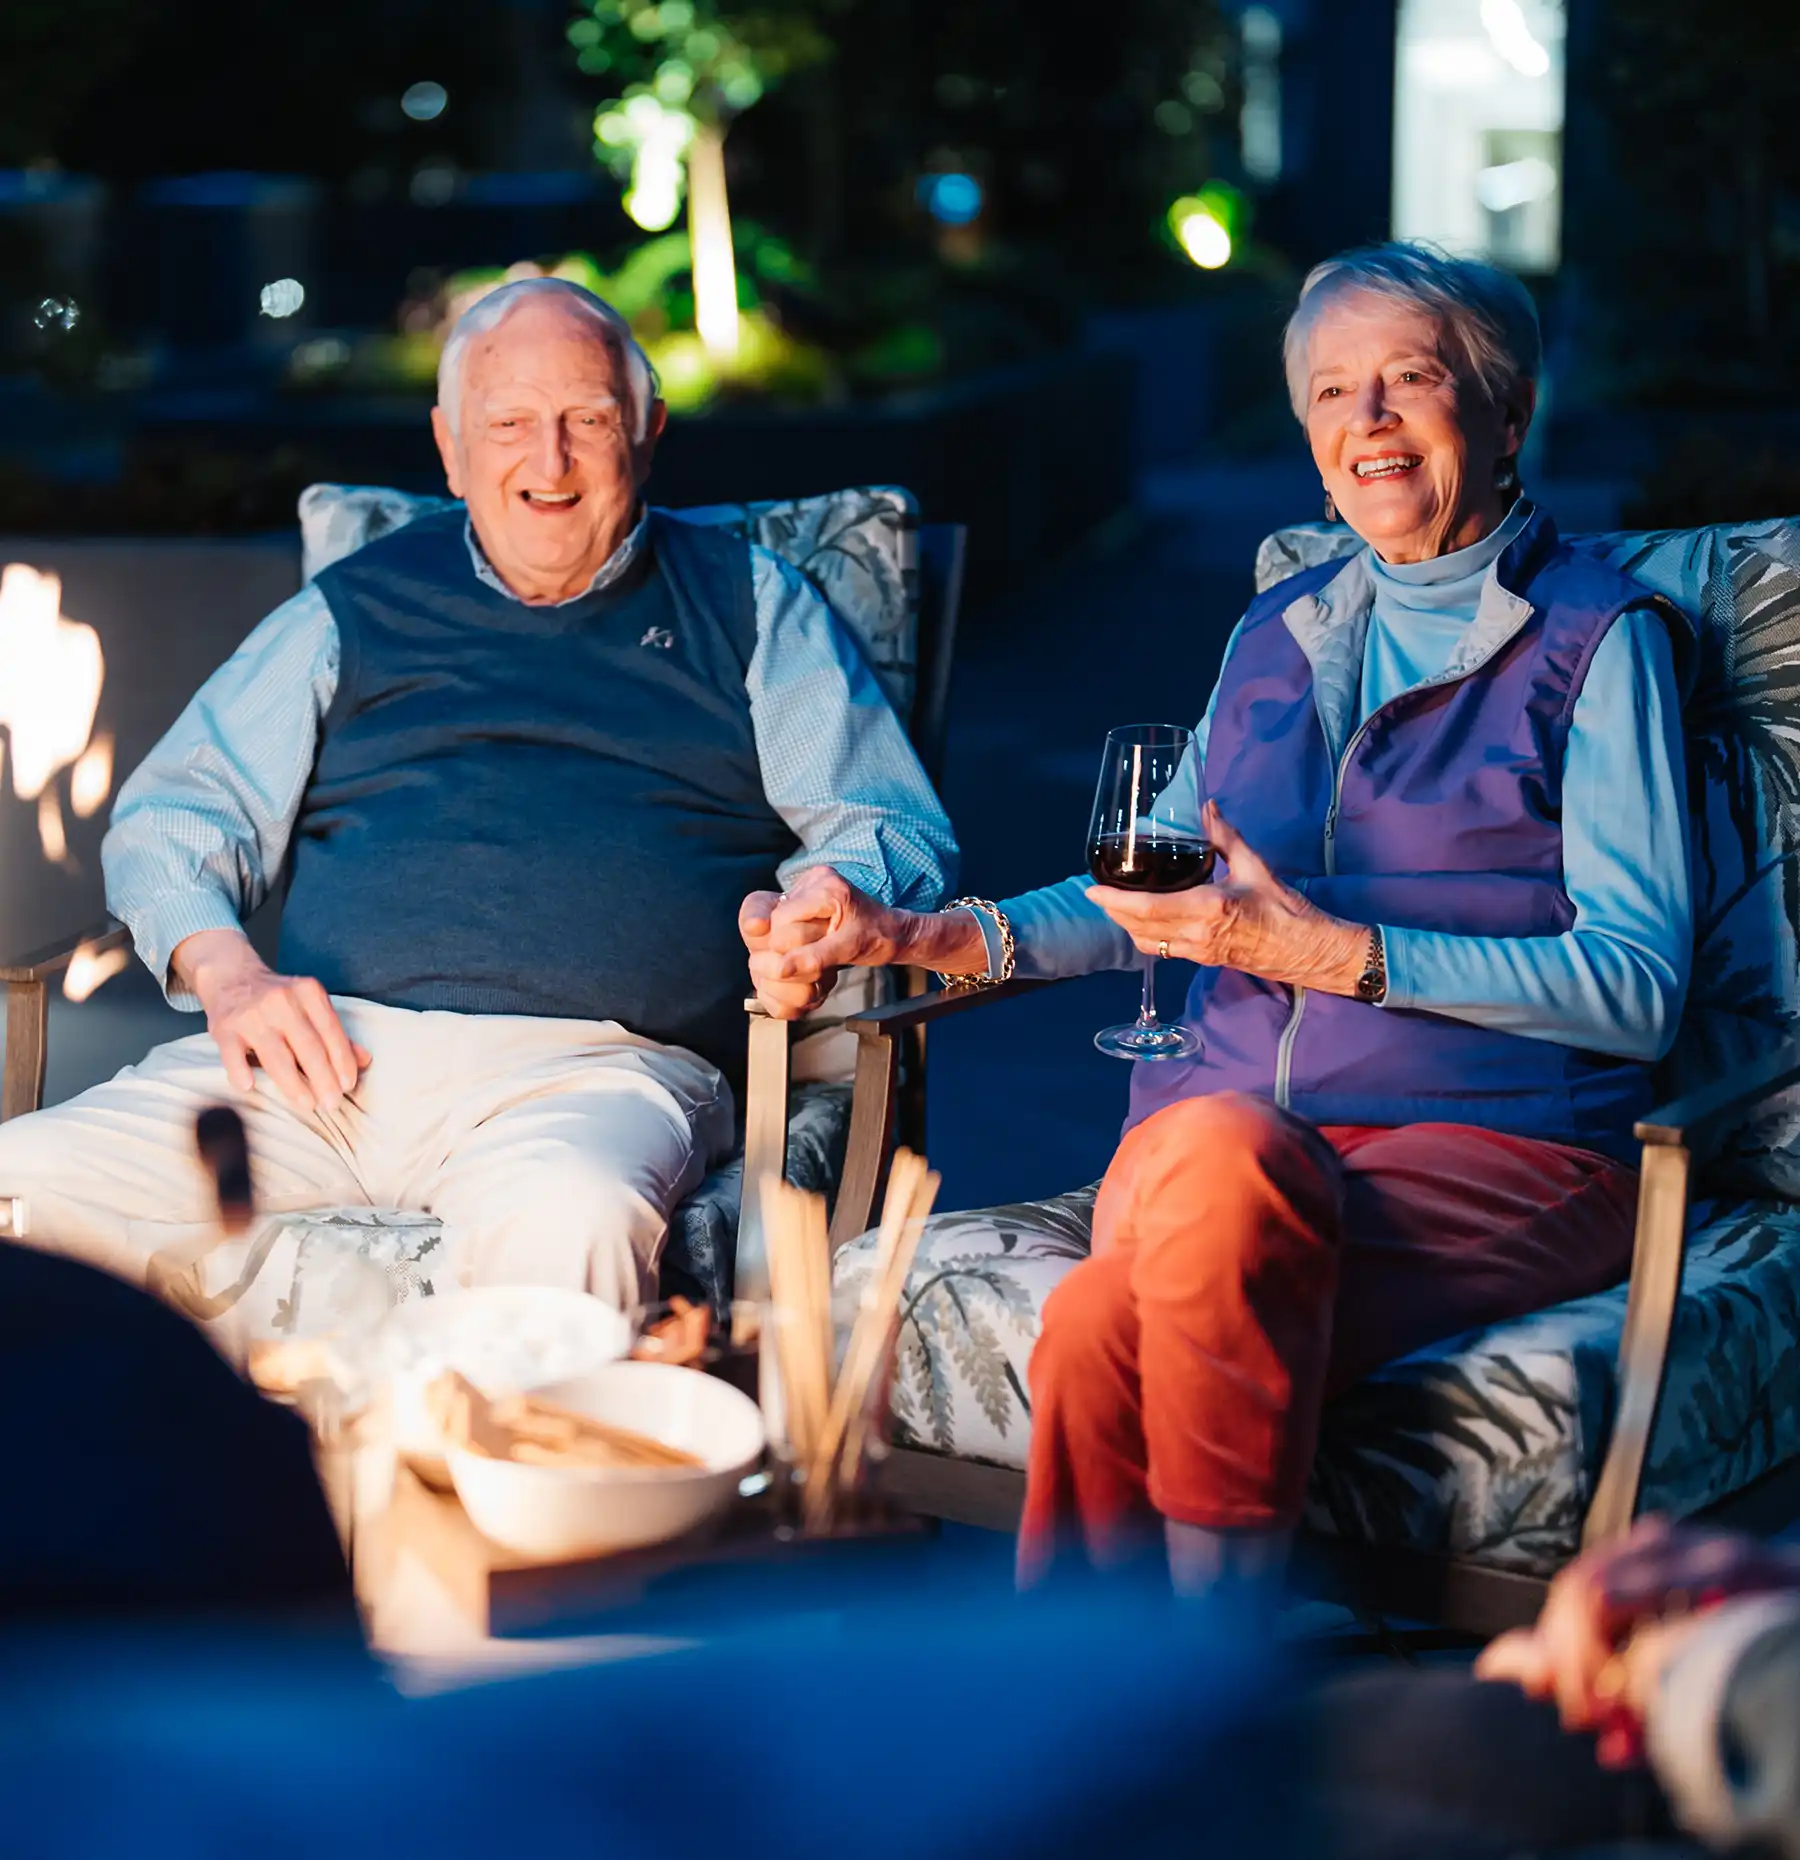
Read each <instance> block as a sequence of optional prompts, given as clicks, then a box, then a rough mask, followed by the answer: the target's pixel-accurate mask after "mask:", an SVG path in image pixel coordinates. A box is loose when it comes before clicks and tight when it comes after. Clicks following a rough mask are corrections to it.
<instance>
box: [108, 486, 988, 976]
mask: <svg viewBox="0 0 1800 1860" xmlns="http://www.w3.org/2000/svg"><path fill="white" fill-rule="evenodd" d="M646 528H647V522H646V520H645V519H643V518H640V519H639V522H638V524H637V526H636V528H635V529H633V530H632V532H631V533H630V535H629V536H627V537H626V539H625V540H624V542H622V543H621V544H620V545H619V547H618V548H617V549H616V550H614V552H613V554H612V555H611V557H610V558H609V559H608V560H607V562H606V563H605V565H604V566H603V567H602V568H601V569H600V571H599V573H598V574H597V575H596V576H595V577H594V579H593V581H592V582H591V583H590V584H589V586H588V587H587V588H586V589H585V590H583V593H582V594H581V595H576V596H573V597H572V598H574V599H578V600H579V599H582V598H584V597H585V596H586V595H587V594H592V593H595V592H597V591H599V590H600V589H602V588H605V587H608V586H610V585H611V584H612V583H613V582H614V581H616V580H617V579H618V578H619V576H621V575H622V574H623V573H624V572H625V570H626V569H627V568H628V567H629V566H630V564H631V562H632V561H633V560H634V559H635V558H636V556H637V554H638V553H639V551H640V550H641V549H642V548H643V546H644V537H645V532H646ZM467 537H468V544H469V552H470V555H471V557H472V559H473V562H474V567H475V572H476V574H477V575H479V576H480V578H481V579H482V580H483V581H484V582H486V583H487V585H488V586H489V587H491V588H494V589H496V590H497V591H498V592H499V593H501V594H505V595H507V596H508V598H509V599H516V598H517V597H516V596H515V595H513V594H512V591H511V590H510V589H509V588H508V587H507V586H506V584H505V583H504V582H503V581H502V580H501V579H500V577H499V575H498V574H496V573H495V571H494V569H493V567H492V566H491V565H490V564H489V562H488V561H487V558H486V557H485V555H483V553H482V550H481V547H480V545H479V543H477V541H476V540H475V536H474V532H473V529H472V528H471V529H470V530H469V531H468V532H467ZM751 576H752V585H753V589H754V593H755V601H756V647H755V650H754V652H753V653H752V654H751V658H750V665H749V669H748V671H747V673H746V675H745V679H744V684H745V689H746V691H747V692H748V694H749V699H750V723H751V729H752V731H753V733H754V735H755V739H756V749H757V755H758V758H759V760H760V761H761V764H762V776H763V791H764V793H765V794H766V795H767V796H768V800H769V804H770V806H771V807H773V808H774V809H775V811H776V812H777V813H778V814H779V815H780V816H781V818H782V819H783V820H785V821H786V822H787V824H788V825H789V826H790V827H791V828H792V829H793V831H794V834H795V836H796V837H797V838H798V839H799V841H800V846H799V849H798V850H797V851H796V852H795V853H793V855H792V856H791V857H790V858H788V859H787V860H786V861H785V862H784V863H783V865H782V866H781V868H780V871H779V877H780V881H781V883H782V884H783V885H784V886H787V885H791V884H792V883H793V881H794V879H795V878H796V877H797V876H798V874H800V873H801V872H803V871H805V870H806V869H807V868H808V867H810V866H816V865H829V866H833V867H835V868H836V869H837V870H838V871H839V872H840V873H842V874H843V876H844V877H845V878H846V879H848V880H849V882H850V883H851V884H853V885H856V886H858V887H859V888H860V889H861V890H863V891H866V892H868V893H869V894H870V895H871V896H873V897H876V898H879V899H881V900H882V901H883V902H884V903H887V904H894V905H900V906H903V907H905V908H907V909H910V910H932V909H935V908H936V906H937V905H938V904H939V902H940V901H941V900H942V899H943V897H944V894H945V893H946V892H947V891H949V889H950V888H951V886H952V885H953V884H954V883H955V881H956V867H957V850H956V839H955V836H954V834H953V833H952V832H951V829H950V822H949V820H948V818H947V817H946V816H945V813H944V809H943V806H942V804H941V803H940V802H939V800H938V798H937V795H936V793H935V792H934V791H933V789H932V786H931V783H930V782H929V781H927V780H926V778H925V771H924V770H923V769H922V768H921V767H920V766H919V760H918V758H917V756H915V755H914V754H913V750H912V745H911V744H910V743H909V742H908V741H907V739H906V732H905V731H904V730H903V729H902V728H901V726H900V720H899V719H898V718H897V717H896V716H895V715H894V711H893V708H892V706H891V705H890V704H889V703H888V701H887V698H886V695H885V694H884V693H883V691H882V689H881V687H880V685H879V684H877V682H876V680H875V675H874V673H873V672H871V671H870V670H869V667H868V664H867V661H866V660H865V659H864V658H863V656H862V653H861V652H860V651H859V650H858V648H857V645H856V643H855V641H854V640H853V639H851V637H850V635H849V634H848V633H847V632H846V631H845V629H844V626H843V624H842V622H841V621H839V620H838V618H837V616H836V615H835V614H834V613H833V612H832V611H831V608H830V607H829V606H828V605H827V604H826V602H825V600H824V599H823V597H822V596H821V595H820V594H819V593H818V591H817V590H816V589H815V588H814V587H813V586H812V585H811V583H809V582H808V581H807V580H806V578H805V577H804V576H803V575H802V574H801V573H800V571H799V570H798V569H796V568H793V567H792V566H790V565H789V564H788V563H786V562H784V561H782V560H781V559H780V558H779V557H778V556H775V555H771V554H770V553H769V552H768V551H767V550H764V549H758V548H752V550H751ZM337 682H338V630H337V623H336V621H335V620H334V619H333V618H332V615H331V609H330V607H329V606H328V605H327V604H326V601H325V597H324V596H323V595H322V594H320V593H319V591H318V589H317V588H315V587H313V586H311V585H310V584H309V585H308V586H307V587H304V588H302V589H301V590H300V592H299V593H298V594H296V595H295V596H294V597H293V599H291V600H288V601H284V602H283V603H282V604H281V605H280V606H279V607H277V608H276V609H275V611H274V612H273V613H272V614H270V615H269V616H268V618H267V619H265V620H264V621H262V623H261V624H260V625H259V626H258V627H257V628H256V630H255V631H254V632H253V633H252V634H251V635H250V637H249V638H248V639H246V640H245V641H244V643H243V644H242V645H241V646H240V647H239V648H238V649H237V651H236V652H235V653H233V654H232V656H231V657H230V658H229V659H228V660H227V661H226V662H225V664H224V665H222V666H221V667H220V668H219V670H218V671H216V672H215V673H213V675H212V677H210V678H209V679H208V680H207V681H206V683H205V684H204V685H203V686H201V688H200V691H199V693H198V695H197V696H196V697H195V698H194V700H193V702H192V703H190V704H189V705H188V707H187V709H186V710H184V711H183V712H182V714H181V715H180V717H179V718H177V719H176V721H175V723H174V725H173V727H172V728H171V729H170V730H169V732H168V734H167V735H166V736H164V737H163V739H162V741H161V742H159V743H158V744H157V745H156V747H155V748H154V749H153V750H151V752H150V754H149V755H148V756H147V757H146V758H145V759H144V761H143V763H142V764H141V765H140V766H139V767H138V769H137V770H136V771H135V772H134V773H133V774H132V776H131V778H130V779H129V780H128V781H127V782H126V783H125V785H124V786H123V787H122V788H121V789H120V790H119V798H118V802H117V804H116V805H115V807H114V808H113V816H112V824H111V827H110V828H109V830H108V832H107V835H106V840H105V843H104V845H103V846H102V848H101V854H100V857H101V863H102V865H103V867H104V868H105V872H106V897H107V905H108V908H109V909H110V910H111V911H112V913H113V915H114V916H115V917H117V918H118V919H119V920H120V921H121V922H122V923H124V924H125V925H126V926H127V927H128V928H129V929H130V931H131V935H132V940H133V941H134V942H135V944H136V945H137V952H138V954H139V956H141V957H142V958H143V960H144V963H145V964H146V966H147V967H148V968H149V969H150V972H151V973H152V974H153V975H155V976H156V977H157V978H158V980H159V981H161V982H162V984H163V987H164V990H165V992H166V993H167V995H168V998H169V1001H170V1003H171V1005H172V1006H175V1007H178V1008H187V1009H197V1008H198V1007H199V1005H200V1004H199V1002H198V1001H197V1000H196V999H195V998H194V997H193V996H192V995H190V994H187V993H186V992H185V991H183V990H182V989H180V988H179V987H177V986H175V985H173V982H172V978H171V977H170V973H169V958H170V955H171V953H172V952H173V950H174V948H175V946H176V944H178V943H180V942H181V941H182V939H183V938H185V937H190V936H193V935H194V934H195V933H196V932H198V931H201V930H222V929H236V928H237V927H238V925H239V924H240V923H241V921H242V920H243V919H244V918H245V917H247V916H248V915H249V914H250V913H251V912H252V911H253V910H255V909H256V907H257V906H258V905H259V904H260V903H261V902H262V901H263V899H264V898H265V897H266V896H267V895H268V892H269V888H270V886H271V884H272V883H274V882H275V881H276V879H277V878H278V877H279V875H280V872H281V869H282V864H283V861H284V860H285V859H286V857H287V850H288V841H289V839H290V837H291V836H292V833H293V829H294V821H295V819H296V818H297V816H298V814H299V809H300V802H301V797H302V796H303V794H304V793H305V790H306V784H307V782H308V780H309V779H310V777H311V774H312V767H313V758H314V754H315V752H316V750H317V747H318V740H319V728H320V724H321V721H322V720H323V718H324V716H325V713H326V712H327V711H328V710H329V709H330V707H331V701H332V698H333V696H334V695H335V694H336V691H337Z"/></svg>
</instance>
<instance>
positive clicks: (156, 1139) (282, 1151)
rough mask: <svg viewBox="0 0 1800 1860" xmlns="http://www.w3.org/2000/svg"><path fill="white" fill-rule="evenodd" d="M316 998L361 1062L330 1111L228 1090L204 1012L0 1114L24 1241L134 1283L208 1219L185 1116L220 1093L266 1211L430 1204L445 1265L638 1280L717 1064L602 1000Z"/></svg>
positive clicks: (652, 1255) (207, 1187) (633, 1284)
mask: <svg viewBox="0 0 1800 1860" xmlns="http://www.w3.org/2000/svg"><path fill="white" fill-rule="evenodd" d="M333 1005H334V1006H335V1007H336V1009H337V1011H338V1015H339V1018H340V1019H341V1020H342V1021H343V1024H344V1029H345V1031H346V1032H347V1033H348V1034H349V1035H350V1037H351V1039H352V1040H354V1041H357V1042H358V1043H359V1044H361V1045H362V1046H363V1047H365V1048H366V1049H367V1050H368V1052H369V1053H370V1054H371V1055H372V1063H371V1064H370V1065H369V1066H368V1068H367V1069H366V1070H365V1071H364V1073H363V1075H362V1078H361V1079H360V1080H359V1081H358V1083H357V1086H356V1089H355V1090H354V1091H353V1092H352V1093H351V1094H350V1096H349V1097H347V1098H345V1099H344V1100H343V1101H342V1102H341V1103H340V1104H339V1105H338V1107H337V1109H336V1110H335V1111H333V1112H331V1113H330V1114H329V1115H318V1114H315V1115H314V1116H311V1117H302V1116H300V1115H299V1114H298V1113H296V1112H294V1111H292V1110H290V1109H289V1108H288V1106H287V1105H286V1103H285V1102H284V1101H283V1100H282V1099H281V1097H280V1096H279V1095H278V1094H277V1093H276V1091H275V1089H274V1087H273V1086H272V1085H270V1084H269V1083H268V1082H267V1080H266V1078H265V1077H264V1075H263V1074H261V1073H260V1072H259V1073H258V1074H257V1089H256V1090H255V1091H254V1092H252V1093H249V1094H247V1095H246V1094H241V1093H239V1092H237V1091H234V1090H233V1089H232V1087H231V1085H230V1083H229V1081H228V1080H227V1079H226V1077H225V1069H224V1067H223V1065H222V1064H221V1063H220V1061H219V1054H218V1049H217V1048H216V1047H215V1046H214V1044H213V1041H212V1038H211V1036H210V1035H209V1034H205V1033H201V1034H196V1035H195V1036H193V1037H192V1038H190V1039H184V1040H175V1041H171V1042H170V1043H169V1044H168V1045H166V1046H159V1047H157V1048H155V1049H154V1050H153V1051H152V1052H151V1053H150V1054H149V1056H148V1057H147V1058H146V1059H145V1060H144V1061H143V1062H142V1064H140V1065H136V1066H128V1067H126V1069H125V1070H124V1071H123V1072H121V1073H120V1074H119V1075H118V1076H117V1077H116V1078H114V1079H111V1080H109V1081H108V1082H107V1083H106V1084H104V1085H97V1086H95V1087H94V1088H93V1090H91V1091H86V1092H83V1093H82V1094H81V1096H80V1097H78V1098H74V1099H71V1100H70V1101H69V1102H68V1103H66V1104H61V1105H57V1106H54V1107H53V1108H52V1109H50V1110H47V1111H39V1112H37V1113H35V1114H34V1115H32V1116H30V1117H19V1118H14V1119H13V1120H12V1121H10V1122H9V1123H6V1124H0V1195H18V1196H22V1197H23V1198H24V1199H25V1202H26V1204H27V1211H28V1216H27V1217H28V1221H29V1228H28V1232H27V1239H28V1240H29V1241H30V1243H31V1244H33V1245H35V1246H39V1247H43V1248H46V1249H48V1250H50V1251H54V1252H58V1253H64V1254H68V1255H70V1256H72V1257H74V1258H77V1259H82V1260H85V1261H87V1262H88V1263H90V1264H92V1265H97V1266H102V1267H104V1268H106V1269H107V1270H109V1271H111V1272H114V1273H116V1274H118V1275H119V1276H121V1277H123V1278H126V1279H129V1280H131V1281H132V1282H134V1283H136V1284H140V1285H141V1284H143V1283H144V1281H145V1276H146V1268H147V1266H148V1265H149V1262H150V1260H151V1259H152V1258H153V1257H154V1256H156V1255H158V1254H161V1253H164V1252H165V1250H166V1249H167V1248H169V1247H170V1245H171V1242H172V1241H174V1242H176V1243H179V1242H180V1240H181V1236H182V1234H183V1231H184V1230H186V1232H187V1233H188V1234H189V1235H192V1234H193V1233H194V1232H195V1231H199V1232H201V1233H204V1232H205V1230H206V1227H207V1225H208V1224H210V1223H211V1221H212V1219H213V1213H214V1210H213V1206H212V1189H211V1184H210V1182H209V1180H208V1178H207V1176H206V1173H205V1171H204V1170H203V1169H202V1167H201V1165H200V1162H199V1159H198V1157H197V1155H196V1153H195V1149H194V1118H195V1115H196V1114H197V1113H198V1112H199V1111H201V1110H202V1109H204V1108H205V1107H206V1106H208V1105H212V1104H229V1105H231V1106H232V1107H233V1108H234V1109H235V1110H236V1111H237V1112H238V1113H239V1115H240V1116H241V1117H242V1118H243V1120H244V1126H245V1130H246V1132H247V1135H248V1137H249V1143H250V1157H251V1168H252V1171H253V1175H254V1180H255V1187H256V1194H257V1200H258V1204H259V1206H260V1207H261V1208H262V1209H264V1210H265V1211H266V1212H269V1213H292V1212H297V1211H302V1210H306V1209H311V1208H319V1207H330V1206H347V1205H357V1206H371V1207H390V1208H401V1209H414V1210H419V1211H422V1212H425V1213H429V1214H434V1215H436V1216H437V1217H438V1218H439V1219H440V1220H441V1221H442V1222H443V1225H444V1230H445V1234H444V1238H445V1255H446V1264H447V1265H448V1267H449V1269H450V1270H449V1272H448V1273H447V1274H446V1275H445V1276H446V1277H447V1278H448V1279H449V1281H450V1283H452V1284H455V1283H461V1284H465V1285H479V1284H508V1283H511V1284H533V1285H560V1286H568V1287H572V1288H575V1289H577V1290H584V1291H591V1292H594V1293H596V1294H597V1295H598V1296H600V1297H602V1298H604V1299H606V1300H608V1301H609V1302H610V1303H613V1304H616V1305H618V1306H620V1307H621V1308H625V1307H628V1306H629V1305H631V1304H633V1303H636V1302H638V1301H640V1300H641V1299H642V1298H644V1297H645V1296H646V1295H647V1294H649V1293H650V1292H651V1291H652V1288H653V1287H654V1284H655V1277H656V1261H657V1256H658V1254H659V1252H660V1251H661V1248H662V1242H663V1238H664V1235H665V1233H666V1231H667V1226H668V1218H669V1215H670V1213H671V1211H672V1210H673V1209H674V1208H675V1206H676V1204H677V1203H678V1202H680V1201H681V1199H682V1198H683V1197H684V1196H685V1195H687V1194H689V1193H690V1192H691V1191H692V1190H693V1189H694V1188H695V1187H697V1186H698V1185H699V1183H700V1181H701V1180H702V1178H703V1177H704V1176H705V1174H706V1173H707V1171H708V1169H709V1168H711V1167H712V1166H713V1165H714V1163H715V1162H717V1161H718V1160H720V1159H721V1158H722V1157H723V1156H724V1155H725V1154H726V1153H727V1152H728V1150H729V1147H730V1144H731V1141H732V1125H733V1117H732V1103H731V1093H730V1089H729V1087H728V1086H727V1085H726V1083H725V1081H724V1079H723V1078H722V1077H721V1075H720V1074H719V1073H718V1071H717V1070H716V1069H715V1068H713V1067H712V1066H710V1065H708V1064H706V1063H705V1062H704V1061H703V1060H700V1059H698V1058H696V1057H695V1056H694V1055H693V1054H692V1053H689V1052H686V1051H684V1050H683V1049H681V1048H679V1047H665V1046H657V1045H655V1044H654V1043H652V1042H650V1041H648V1040H641V1039H639V1038H637V1037H636V1036H635V1035H633V1034H630V1033H627V1032H626V1031H625V1029H624V1028H622V1027H620V1026H619V1025H618V1024H617V1023H616V1022H610V1021H606V1022H602V1021H583V1020H546V1019H538V1018H535V1017H527V1016H519V1015H479V1014H450V1013H415V1012H412V1011H409V1010H406V1009H402V1008H390V1007H378V1006H375V1005H374V1004H372V1003H370V1002H367V1001H358V1000H352V999H346V998H342V997H334V998H333Z"/></svg>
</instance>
